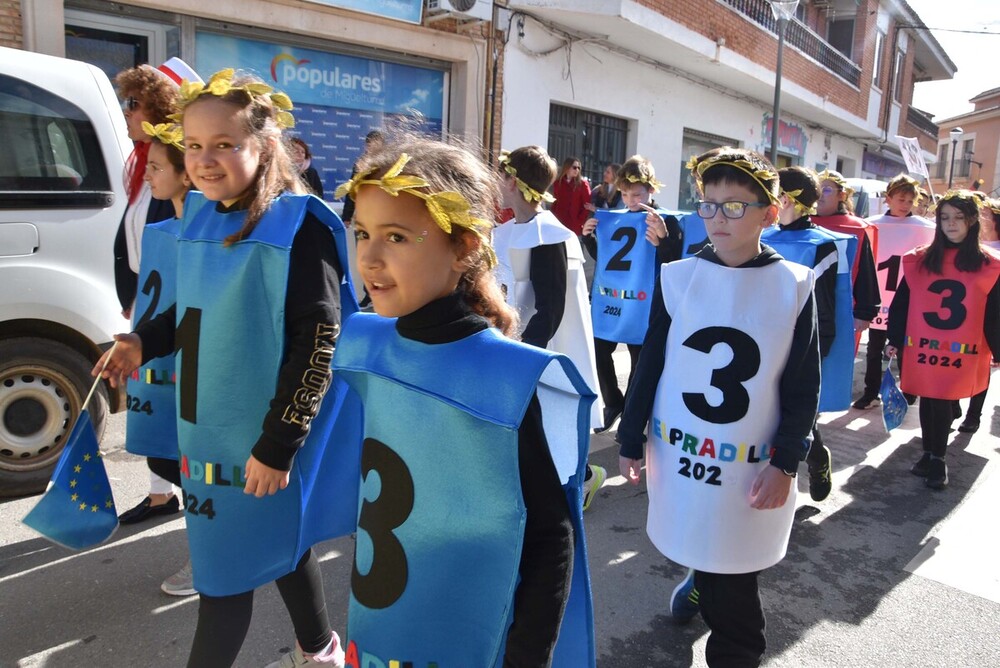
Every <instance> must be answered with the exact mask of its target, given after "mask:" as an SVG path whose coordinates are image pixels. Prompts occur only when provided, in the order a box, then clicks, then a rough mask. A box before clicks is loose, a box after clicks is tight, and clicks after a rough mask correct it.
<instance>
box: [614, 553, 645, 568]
mask: <svg viewBox="0 0 1000 668" xmlns="http://www.w3.org/2000/svg"><path fill="white" fill-rule="evenodd" d="M638 555H639V553H638V552H634V551H632V550H626V551H625V552H622V553H621V554H619V555H618V556H617V557H615V558H614V559H612V560H611V561H609V562H608V566H617V565H618V564H623V563H625V562H626V561H628V560H629V559H631V558H632V557H635V556H638Z"/></svg>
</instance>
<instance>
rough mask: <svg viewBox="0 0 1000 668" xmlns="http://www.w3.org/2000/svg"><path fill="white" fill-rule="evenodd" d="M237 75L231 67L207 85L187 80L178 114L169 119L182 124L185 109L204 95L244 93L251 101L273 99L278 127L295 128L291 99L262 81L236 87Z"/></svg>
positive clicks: (180, 97)
mask: <svg viewBox="0 0 1000 668" xmlns="http://www.w3.org/2000/svg"><path fill="white" fill-rule="evenodd" d="M235 74H236V70H234V69H233V68H231V67H230V68H227V69H224V70H219V71H218V72H216V73H215V74H213V75H212V76H211V77H210V78H209V79H208V83H207V84H206V83H202V82H200V81H188V80H187V79H185V80H184V81H182V82H181V91H180V96H179V98H178V100H177V113H176V114H171V115H170V116H169V118H170V119H171V120H174V121H177V122H178V123H180V122H182V121H183V119H184V108H185V107H187V106H188V105H189V104H191V103H192V102H194V101H195V100H197V99H198V98H199V97H201V96H202V95H215V96H216V97H223V96H225V95H228V94H229V93H231V92H232V91H243V92H244V93H246V95H247V97H248V98H249V99H251V100H253V99H255V98H258V97H261V96H263V95H266V96H268V97H269V98H270V99H271V104H273V105H274V108H275V109H276V110H277V111H276V113H275V122H276V123H277V124H278V127H279V128H283V129H284V128H292V127H295V118H294V117H293V116H292V114H291V110H292V99H291V98H290V97H288V96H287V95H285V94H284V93H281V92H276V91H275V90H274V89H273V88H272V87H270V86H268V85H267V84H266V83H264V82H262V81H251V82H249V83H245V84H243V85H242V86H234V85H233V77H234V76H235Z"/></svg>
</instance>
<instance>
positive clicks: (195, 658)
mask: <svg viewBox="0 0 1000 668" xmlns="http://www.w3.org/2000/svg"><path fill="white" fill-rule="evenodd" d="M275 584H276V585H278V592H279V593H280V594H281V598H282V600H283V601H284V602H285V608H287V610H288V615H289V616H290V617H291V618H292V626H294V627H295V639H296V640H298V642H299V646H300V647H301V648H302V651H303V652H306V653H315V652H318V651H320V650H322V649H323V648H324V647H326V646H327V645H328V644H330V640H332V639H333V631H331V630H330V620H329V618H328V616H327V614H326V600H325V599H324V596H323V577H322V574H321V573H320V568H319V559H317V558H316V555H315V554H313V551H312V550H311V549H310V550H309V551H308V552H306V553H305V554H304V555H303V556H302V560H301V561H299V565H298V567H296V569H295V570H294V571H292V572H291V573H289V574H288V575H284V576H282V577H280V578H278V579H277V580H276V581H275ZM252 616H253V591H252V590H251V591H247V592H243V593H242V594H233V595H232V596H205V595H204V594H201V600H200V601H199V603H198V628H197V629H195V632H194V643H193V644H192V645H191V656H190V657H188V664H187V665H188V668H224V667H225V666H232V665H233V663H234V662H235V661H236V656H237V655H238V654H239V653H240V648H241V647H242V646H243V640H244V639H245V638H246V635H247V629H249V628H250V618H251V617H252Z"/></svg>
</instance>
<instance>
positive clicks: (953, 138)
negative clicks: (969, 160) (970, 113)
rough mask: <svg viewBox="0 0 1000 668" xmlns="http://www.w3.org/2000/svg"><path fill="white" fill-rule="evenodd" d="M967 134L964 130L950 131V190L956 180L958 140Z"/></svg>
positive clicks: (954, 129) (953, 129)
mask: <svg viewBox="0 0 1000 668" xmlns="http://www.w3.org/2000/svg"><path fill="white" fill-rule="evenodd" d="M963 134H965V131H964V130H962V128H952V129H951V130H949V131H948V136H950V137H951V167H950V168H949V169H948V190H951V184H952V181H953V180H954V179H955V154H956V153H958V138H959V137H961V136H962V135H963Z"/></svg>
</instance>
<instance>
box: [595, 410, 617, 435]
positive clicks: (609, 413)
mask: <svg viewBox="0 0 1000 668" xmlns="http://www.w3.org/2000/svg"><path fill="white" fill-rule="evenodd" d="M624 410H625V407H624V406H615V407H608V406H605V407H604V426H603V427H601V428H599V429H595V430H594V433H595V434H600V433H603V432H606V431H607V430H608V429H611V427H612V426H614V424H615V420H617V419H618V418H620V417H621V416H622V411H624Z"/></svg>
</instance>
